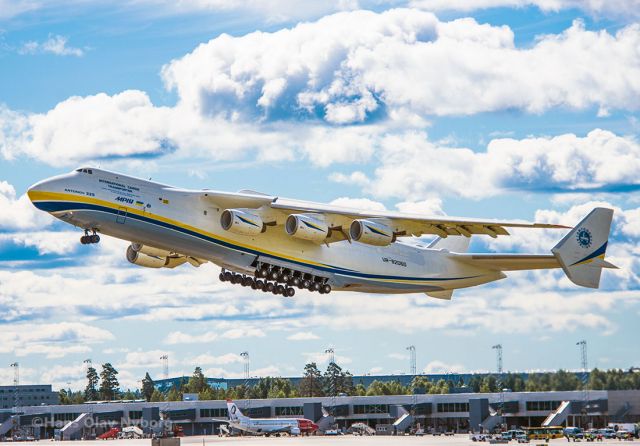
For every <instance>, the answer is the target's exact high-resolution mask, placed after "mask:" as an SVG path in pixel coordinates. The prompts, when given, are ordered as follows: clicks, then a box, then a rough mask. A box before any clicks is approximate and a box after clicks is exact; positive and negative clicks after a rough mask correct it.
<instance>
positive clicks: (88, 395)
mask: <svg viewBox="0 0 640 446" xmlns="http://www.w3.org/2000/svg"><path fill="white" fill-rule="evenodd" d="M84 398H85V400H86V401H95V400H97V399H98V372H96V369H95V368H93V367H89V368H88V369H87V387H85V389H84Z"/></svg>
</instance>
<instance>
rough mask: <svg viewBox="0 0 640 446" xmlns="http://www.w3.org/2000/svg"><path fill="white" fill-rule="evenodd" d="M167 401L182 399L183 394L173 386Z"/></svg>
mask: <svg viewBox="0 0 640 446" xmlns="http://www.w3.org/2000/svg"><path fill="white" fill-rule="evenodd" d="M167 401H182V394H181V392H179V391H178V389H176V388H175V387H171V390H169V393H168V394H167Z"/></svg>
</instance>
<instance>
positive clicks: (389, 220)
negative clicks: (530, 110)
mask: <svg viewBox="0 0 640 446" xmlns="http://www.w3.org/2000/svg"><path fill="white" fill-rule="evenodd" d="M270 207H271V208H272V209H277V210H279V211H281V212H285V213H297V212H303V213H317V214H322V215H324V217H325V219H326V221H327V222H328V223H329V224H330V226H331V227H332V228H334V229H342V230H343V231H348V230H349V226H350V225H351V223H352V222H353V221H354V220H360V219H364V220H370V219H373V220H375V221H377V222H380V223H382V224H384V225H386V226H388V227H390V228H391V229H392V231H393V234H394V236H395V237H402V236H411V235H413V236H416V237H420V236H421V235H424V234H434V235H438V236H440V237H443V238H446V237H447V236H449V235H463V236H465V237H471V235H474V234H486V235H489V236H491V237H494V238H495V237H497V236H499V235H509V232H508V231H507V229H506V228H567V226H561V225H552V224H544V223H523V222H505V221H497V220H472V219H464V218H456V217H426V216H424V215H415V214H404V213H401V212H390V211H362V210H356V209H350V208H344V207H341V206H332V205H326V204H319V203H311V202H304V201H297V200H289V199H280V198H277V199H275V200H274V201H273V202H272V203H271V204H270Z"/></svg>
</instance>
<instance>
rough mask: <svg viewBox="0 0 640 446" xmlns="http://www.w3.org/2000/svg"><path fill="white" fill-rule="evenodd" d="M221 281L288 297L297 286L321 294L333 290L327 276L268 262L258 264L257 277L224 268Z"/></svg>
mask: <svg viewBox="0 0 640 446" xmlns="http://www.w3.org/2000/svg"><path fill="white" fill-rule="evenodd" d="M220 281H221V282H231V283H233V284H237V285H242V286H244V287H251V288H252V289H254V290H261V291H263V292H265V293H273V294H280V295H282V296H286V297H293V296H294V295H295V294H296V290H295V287H297V288H298V289H301V290H302V289H307V290H309V291H318V292H319V293H320V294H329V293H330V292H331V285H329V284H328V283H327V282H328V279H326V278H323V277H318V276H313V275H311V274H308V273H303V272H300V271H293V270H290V269H287V268H282V267H278V266H272V265H267V264H266V263H263V264H258V267H257V268H256V271H255V278H254V277H251V276H245V275H242V274H236V273H232V272H231V271H226V270H225V269H223V270H222V271H221V272H220ZM270 281H272V282H270ZM273 282H275V283H273Z"/></svg>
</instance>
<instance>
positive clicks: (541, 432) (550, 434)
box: [523, 426, 564, 440]
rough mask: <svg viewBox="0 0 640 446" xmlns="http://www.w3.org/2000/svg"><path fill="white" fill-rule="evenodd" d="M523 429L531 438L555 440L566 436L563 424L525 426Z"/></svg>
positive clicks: (528, 437)
mask: <svg viewBox="0 0 640 446" xmlns="http://www.w3.org/2000/svg"><path fill="white" fill-rule="evenodd" d="M523 430H524V432H525V433H526V434H527V439H529V440H553V439H554V438H562V437H564V432H563V429H562V426H542V427H525V428H524V429H523Z"/></svg>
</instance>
